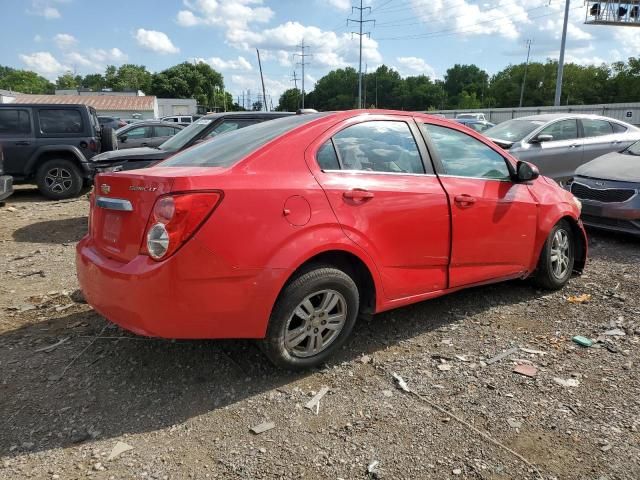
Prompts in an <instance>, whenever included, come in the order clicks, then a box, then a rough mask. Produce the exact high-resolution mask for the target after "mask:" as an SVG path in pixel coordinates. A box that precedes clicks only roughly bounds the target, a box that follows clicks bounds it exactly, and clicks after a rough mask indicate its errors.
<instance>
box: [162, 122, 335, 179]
mask: <svg viewBox="0 0 640 480" xmlns="http://www.w3.org/2000/svg"><path fill="white" fill-rule="evenodd" d="M324 115H326V114H324V113H311V114H303V115H292V116H290V117H284V118H279V119H276V120H269V121H266V122H262V123H257V124H255V125H251V126H249V127H245V128H242V129H238V130H234V131H231V132H228V133H225V134H224V135H220V136H219V137H214V138H212V139H211V140H208V141H206V142H203V143H201V144H199V145H196V146H195V147H192V148H189V149H187V150H184V151H183V152H180V153H177V154H176V155H174V156H172V157H170V158H169V159H168V160H166V161H164V162H162V164H161V165H162V166H163V167H229V166H231V165H233V164H234V163H236V162H238V161H239V160H241V159H242V158H244V157H246V156H247V155H249V154H250V153H251V152H254V151H255V150H257V149H258V148H260V147H262V146H263V145H265V144H267V143H268V142H270V141H271V140H273V139H275V138H276V137H279V136H280V135H284V134H285V133H287V132H289V131H291V130H293V129H294V128H297V127H299V126H301V125H304V124H305V123H309V122H312V121H313V120H317V119H318V118H320V117H322V116H324ZM185 130H188V129H185ZM185 130H183V132H184V131H185ZM181 133H182V132H181ZM178 135H180V134H178ZM178 135H176V137H177V136H178ZM174 138H175V137H174Z"/></svg>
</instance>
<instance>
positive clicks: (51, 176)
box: [44, 167, 73, 193]
mask: <svg viewBox="0 0 640 480" xmlns="http://www.w3.org/2000/svg"><path fill="white" fill-rule="evenodd" d="M44 182H45V185H46V186H47V189H49V190H50V191H51V192H55V193H63V192H66V191H67V190H69V189H70V188H71V186H72V185H73V178H72V176H71V172H70V171H69V170H67V169H66V168H60V167H55V168H52V169H51V170H49V171H48V172H47V174H46V175H45V177H44Z"/></svg>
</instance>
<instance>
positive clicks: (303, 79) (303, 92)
mask: <svg viewBox="0 0 640 480" xmlns="http://www.w3.org/2000/svg"><path fill="white" fill-rule="evenodd" d="M304 57H305V55H304V38H303V39H302V109H303V110H304Z"/></svg>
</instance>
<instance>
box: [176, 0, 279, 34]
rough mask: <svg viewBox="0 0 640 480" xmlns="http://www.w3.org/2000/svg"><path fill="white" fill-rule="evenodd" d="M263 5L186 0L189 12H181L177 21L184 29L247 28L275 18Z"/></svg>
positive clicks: (257, 0)
mask: <svg viewBox="0 0 640 480" xmlns="http://www.w3.org/2000/svg"><path fill="white" fill-rule="evenodd" d="M262 3H263V2H262V0H185V1H184V4H185V6H186V7H187V10H180V11H179V12H178V15H177V17H176V21H177V22H178V24H179V25H181V26H183V27H193V26H196V25H222V26H226V27H227V28H247V25H249V24H250V23H254V22H257V23H266V22H268V21H269V20H271V18H272V17H273V10H271V9H270V8H269V7H263V6H261V5H262Z"/></svg>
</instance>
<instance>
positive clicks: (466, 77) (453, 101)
mask: <svg viewBox="0 0 640 480" xmlns="http://www.w3.org/2000/svg"><path fill="white" fill-rule="evenodd" d="M488 83H489V75H488V74H487V72H485V71H484V70H481V69H480V68H478V67H477V66H476V65H459V64H457V63H456V64H455V65H454V66H453V67H451V68H450V69H448V70H447V73H446V75H445V76H444V89H445V91H446V92H447V98H448V100H449V106H450V107H459V106H461V105H460V101H461V100H462V99H461V98H459V97H460V96H462V92H463V91H465V92H467V95H472V94H474V93H475V95H476V97H477V98H481V99H482V98H483V97H484V93H485V89H486V87H487V85H488ZM463 97H464V101H468V97H467V96H463ZM464 108H466V107H464Z"/></svg>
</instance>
